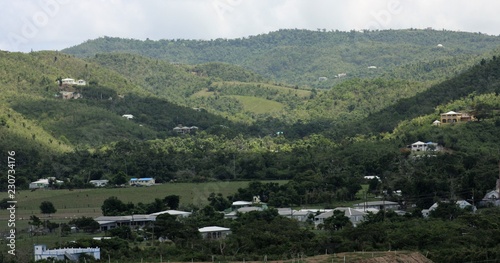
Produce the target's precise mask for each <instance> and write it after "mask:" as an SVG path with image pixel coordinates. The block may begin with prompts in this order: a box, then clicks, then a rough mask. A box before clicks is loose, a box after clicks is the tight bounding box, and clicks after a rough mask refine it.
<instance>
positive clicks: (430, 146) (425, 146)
mask: <svg viewBox="0 0 500 263" xmlns="http://www.w3.org/2000/svg"><path fill="white" fill-rule="evenodd" d="M408 147H409V148H410V149H411V150H412V151H413V152H426V151H434V152H436V151H441V150H442V147H441V146H439V145H438V144H437V143H435V142H421V141H418V142H415V143H412V144H411V145H409V146H408Z"/></svg>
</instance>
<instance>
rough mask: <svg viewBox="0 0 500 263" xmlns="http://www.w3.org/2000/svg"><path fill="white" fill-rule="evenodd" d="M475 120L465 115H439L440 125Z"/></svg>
mask: <svg viewBox="0 0 500 263" xmlns="http://www.w3.org/2000/svg"><path fill="white" fill-rule="evenodd" d="M474 119H475V118H474V117H473V116H471V115H469V114H467V113H461V112H454V111H449V112H447V113H442V114H441V124H446V123H460V122H468V121H472V120H474Z"/></svg>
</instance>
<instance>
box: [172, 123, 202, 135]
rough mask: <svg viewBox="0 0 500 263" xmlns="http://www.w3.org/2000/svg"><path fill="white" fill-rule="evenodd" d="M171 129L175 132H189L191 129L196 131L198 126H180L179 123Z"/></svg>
mask: <svg viewBox="0 0 500 263" xmlns="http://www.w3.org/2000/svg"><path fill="white" fill-rule="evenodd" d="M173 130H174V132H176V133H181V134H187V133H191V132H192V131H197V130H198V127H196V126H191V127H185V126H182V125H181V124H179V125H178V126H177V127H175V128H174V129H173Z"/></svg>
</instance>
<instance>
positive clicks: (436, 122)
mask: <svg viewBox="0 0 500 263" xmlns="http://www.w3.org/2000/svg"><path fill="white" fill-rule="evenodd" d="M432 125H434V126H439V125H441V122H440V121H438V120H435V121H433V122H432Z"/></svg>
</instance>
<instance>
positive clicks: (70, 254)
mask: <svg viewBox="0 0 500 263" xmlns="http://www.w3.org/2000/svg"><path fill="white" fill-rule="evenodd" d="M83 254H86V255H90V256H92V257H94V258H95V259H96V260H100V259H101V249H100V248H98V247H96V248H91V247H88V248H56V249H47V246H46V245H35V246H34V255H35V261H37V260H42V259H47V260H49V259H55V260H62V261H63V260H71V261H75V262H78V261H79V259H80V256H81V255H83Z"/></svg>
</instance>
